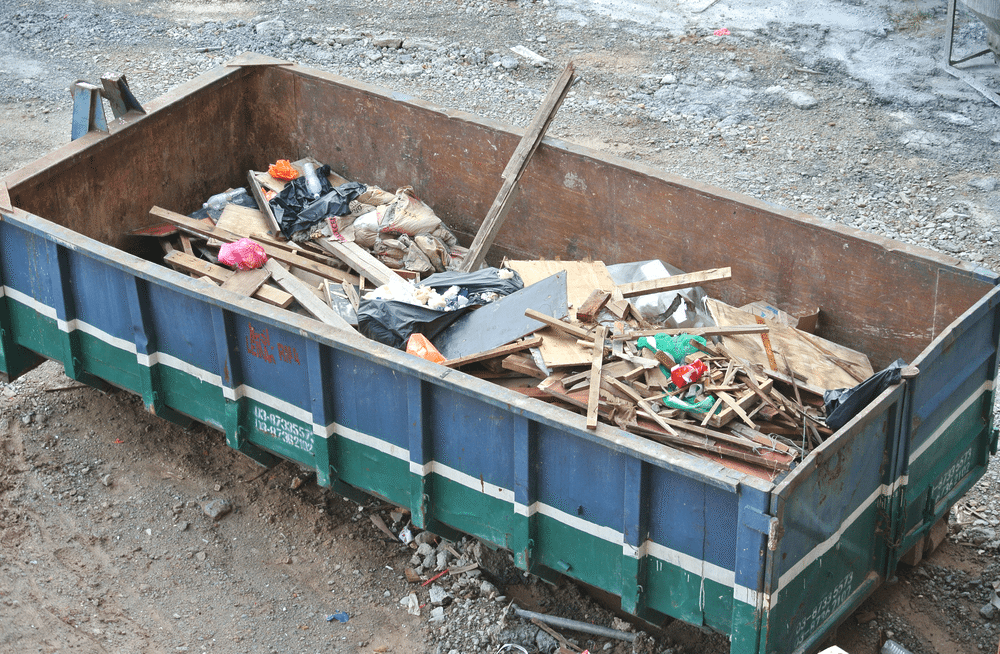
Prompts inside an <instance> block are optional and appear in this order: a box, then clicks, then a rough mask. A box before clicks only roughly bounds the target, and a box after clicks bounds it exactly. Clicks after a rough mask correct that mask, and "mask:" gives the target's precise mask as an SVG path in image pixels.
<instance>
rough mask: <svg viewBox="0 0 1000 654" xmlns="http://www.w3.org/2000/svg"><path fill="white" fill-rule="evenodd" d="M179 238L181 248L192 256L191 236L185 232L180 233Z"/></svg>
mask: <svg viewBox="0 0 1000 654" xmlns="http://www.w3.org/2000/svg"><path fill="white" fill-rule="evenodd" d="M180 239H181V249H182V250H184V253H185V254H189V255H191V256H192V257H193V256H194V248H192V247H191V237H190V236H188V235H187V234H181V235H180Z"/></svg>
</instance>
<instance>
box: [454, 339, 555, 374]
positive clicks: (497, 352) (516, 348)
mask: <svg viewBox="0 0 1000 654" xmlns="http://www.w3.org/2000/svg"><path fill="white" fill-rule="evenodd" d="M541 343H542V337H541V336H537V335H536V336H532V337H530V338H526V339H524V340H523V341H518V342H516V343H510V344H508V345H503V346H501V347H495V348H493V349H492V350H486V351H484V352H478V353H476V354H470V355H469V356H467V357H462V358H460V359H451V360H450V361H445V362H444V364H443V365H445V366H447V367H449V368H461V367H462V366H464V365H466V364H469V363H476V362H478V361H485V360H486V359H493V358H496V357H504V356H507V355H509V354H514V353H515V352H523V351H524V350H527V349H528V348H531V347H537V346H539V345H541Z"/></svg>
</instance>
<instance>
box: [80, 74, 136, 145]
mask: <svg viewBox="0 0 1000 654" xmlns="http://www.w3.org/2000/svg"><path fill="white" fill-rule="evenodd" d="M101 84H102V85H103V88H102V87H101V86H97V85H95V84H91V83H89V82H84V81H81V80H78V81H77V82H75V83H74V84H73V86H72V88H71V89H70V93H71V94H72V95H73V132H72V140H74V141H75V140H76V139H78V138H80V137H81V136H83V135H84V134H87V133H89V132H93V131H99V132H108V131H109V130H108V119H107V118H106V117H105V115H104V103H102V102H101V98H107V99H108V104H110V105H111V112H112V113H113V114H114V115H115V118H122V117H123V116H125V115H126V114H128V113H129V112H135V113H140V114H144V113H146V110H145V109H143V108H142V105H141V104H139V101H138V100H136V99H135V96H134V95H132V91H130V90H129V88H128V82H127V81H126V80H125V76H124V75H105V76H104V77H102V78H101Z"/></svg>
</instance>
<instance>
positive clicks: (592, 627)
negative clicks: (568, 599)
mask: <svg viewBox="0 0 1000 654" xmlns="http://www.w3.org/2000/svg"><path fill="white" fill-rule="evenodd" d="M513 608H514V613H515V614H516V615H517V617H519V618H524V619H525V620H531V619H532V618H534V619H535V620H538V621H540V622H544V623H545V624H550V625H552V626H553V627H562V628H563V629H571V630H573V631H579V632H581V633H585V634H593V635H594V636H604V637H605V638H617V639H618V640H624V641H626V642H629V643H631V642H635V634H630V633H629V632H627V631H618V630H617V629H609V628H608V627H602V626H600V625H596V624H590V623H589V622H580V621H579V620H570V619H569V618H559V617H556V616H554V615H545V614H544V613H535V612H534V611H525V610H524V609H522V608H520V607H518V606H517V605H514V607H513Z"/></svg>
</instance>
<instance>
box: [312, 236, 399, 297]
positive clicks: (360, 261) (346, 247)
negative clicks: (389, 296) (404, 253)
mask: <svg viewBox="0 0 1000 654" xmlns="http://www.w3.org/2000/svg"><path fill="white" fill-rule="evenodd" d="M315 244H316V245H317V246H318V247H320V248H322V249H323V250H326V251H327V252H329V253H330V254H332V255H333V256H335V257H336V258H338V259H340V260H341V261H343V262H344V263H346V264H347V265H348V266H350V267H351V268H353V269H354V270H356V271H358V272H359V273H360V274H361V276H362V277H364V278H365V279H367V280H368V281H370V282H371V283H373V284H375V286H384V285H386V284H388V283H389V280H390V279H393V277H394V276H395V275H396V271H394V270H393V269H392V268H390V267H389V266H387V265H385V264H384V263H382V262H381V261H379V260H378V259H377V258H376V257H375V256H374V255H373V254H371V253H370V252H368V250H365V249H364V248H363V247H361V246H360V245H358V244H357V243H346V242H343V243H342V242H340V241H337V240H335V239H332V238H321V239H318V240H317V241H315Z"/></svg>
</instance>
